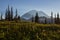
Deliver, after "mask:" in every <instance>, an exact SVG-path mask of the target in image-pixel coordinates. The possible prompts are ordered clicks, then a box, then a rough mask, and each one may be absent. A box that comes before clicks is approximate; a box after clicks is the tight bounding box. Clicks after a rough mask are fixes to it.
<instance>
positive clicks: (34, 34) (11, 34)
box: [0, 21, 60, 40]
mask: <svg viewBox="0 0 60 40" xmlns="http://www.w3.org/2000/svg"><path fill="white" fill-rule="evenodd" d="M0 40H60V24H38V23H34V22H22V21H17V22H15V21H3V22H2V21H0Z"/></svg>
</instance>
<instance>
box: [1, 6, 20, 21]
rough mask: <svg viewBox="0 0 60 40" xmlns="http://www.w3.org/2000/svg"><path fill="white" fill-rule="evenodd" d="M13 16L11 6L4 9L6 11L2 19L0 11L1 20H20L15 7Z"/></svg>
mask: <svg viewBox="0 0 60 40" xmlns="http://www.w3.org/2000/svg"><path fill="white" fill-rule="evenodd" d="M15 13H16V14H15V16H14V15H13V7H11V9H10V8H9V6H8V8H7V9H6V12H5V18H4V19H3V18H2V16H3V15H2V13H1V20H6V21H13V20H20V15H18V13H17V9H16V12H15Z"/></svg>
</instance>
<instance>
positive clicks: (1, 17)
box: [1, 12, 3, 21]
mask: <svg viewBox="0 0 60 40" xmlns="http://www.w3.org/2000/svg"><path fill="white" fill-rule="evenodd" d="M2 16H3V14H2V12H1V21H2V20H3V18H2Z"/></svg>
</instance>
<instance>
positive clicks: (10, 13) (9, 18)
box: [0, 5, 60, 24]
mask: <svg viewBox="0 0 60 40" xmlns="http://www.w3.org/2000/svg"><path fill="white" fill-rule="evenodd" d="M15 13H16V14H15V16H14V15H13V7H11V8H9V5H8V8H7V9H6V12H5V19H4V20H6V21H13V20H21V19H20V15H18V12H17V9H16V12H15ZM2 16H3V14H2V13H1V18H0V19H1V20H3V18H2ZM53 21H54V23H56V24H59V23H60V18H59V13H57V17H56V14H55V18H53V12H51V23H53ZM32 22H36V23H39V16H38V12H37V13H36V15H35V19H34V17H33V16H32ZM45 24H47V18H45Z"/></svg>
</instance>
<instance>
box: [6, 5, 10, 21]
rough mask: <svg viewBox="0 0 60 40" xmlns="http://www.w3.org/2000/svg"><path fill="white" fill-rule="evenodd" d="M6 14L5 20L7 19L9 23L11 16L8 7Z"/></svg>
mask: <svg viewBox="0 0 60 40" xmlns="http://www.w3.org/2000/svg"><path fill="white" fill-rule="evenodd" d="M7 13H8V15H7V17H8V18H7V19H8V21H10V20H11V15H10V9H9V5H8V12H7Z"/></svg>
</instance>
